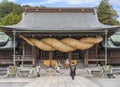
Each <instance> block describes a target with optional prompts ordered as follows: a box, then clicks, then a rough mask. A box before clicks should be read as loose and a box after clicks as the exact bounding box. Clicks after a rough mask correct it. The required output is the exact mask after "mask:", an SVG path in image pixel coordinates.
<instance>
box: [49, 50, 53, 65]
mask: <svg viewBox="0 0 120 87" xmlns="http://www.w3.org/2000/svg"><path fill="white" fill-rule="evenodd" d="M52 57H53V52H52V51H50V52H49V61H50V65H49V67H51V66H52Z"/></svg>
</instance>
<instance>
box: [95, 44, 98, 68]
mask: <svg viewBox="0 0 120 87" xmlns="http://www.w3.org/2000/svg"><path fill="white" fill-rule="evenodd" d="M95 57H96V59H98V44H96V48H95ZM96 64H97V66H98V60H97V61H96Z"/></svg>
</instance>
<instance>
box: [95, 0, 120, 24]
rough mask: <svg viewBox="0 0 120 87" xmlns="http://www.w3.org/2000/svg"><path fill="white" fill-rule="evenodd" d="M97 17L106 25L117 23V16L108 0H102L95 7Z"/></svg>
mask: <svg viewBox="0 0 120 87" xmlns="http://www.w3.org/2000/svg"><path fill="white" fill-rule="evenodd" d="M97 14H98V19H99V21H100V22H101V23H103V24H107V25H118V24H120V23H119V21H117V18H118V17H119V16H118V14H117V12H116V11H115V10H114V9H113V7H112V5H110V4H109V0H102V1H101V2H100V4H99V6H98V8H97Z"/></svg>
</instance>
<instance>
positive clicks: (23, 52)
mask: <svg viewBox="0 0 120 87" xmlns="http://www.w3.org/2000/svg"><path fill="white" fill-rule="evenodd" d="M22 54H23V55H22V61H21V63H22V67H23V64H24V60H23V59H24V57H25V43H24V42H23V51H22Z"/></svg>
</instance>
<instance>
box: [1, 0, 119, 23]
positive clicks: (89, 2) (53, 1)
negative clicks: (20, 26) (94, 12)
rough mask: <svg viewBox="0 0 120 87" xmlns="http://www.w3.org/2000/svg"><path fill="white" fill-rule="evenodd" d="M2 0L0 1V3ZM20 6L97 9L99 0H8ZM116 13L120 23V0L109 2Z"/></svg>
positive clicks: (110, 0)
mask: <svg viewBox="0 0 120 87" xmlns="http://www.w3.org/2000/svg"><path fill="white" fill-rule="evenodd" d="M1 1H2V0H0V2H1ZM8 1H12V2H15V3H17V4H20V5H26V4H27V5H31V6H41V5H42V6H46V7H97V6H98V5H99V3H100V1H101V0H8ZM109 4H111V5H112V6H113V8H114V10H116V11H117V13H118V15H119V18H118V20H119V21H120V0H109Z"/></svg>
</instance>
